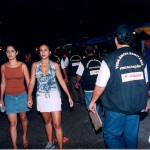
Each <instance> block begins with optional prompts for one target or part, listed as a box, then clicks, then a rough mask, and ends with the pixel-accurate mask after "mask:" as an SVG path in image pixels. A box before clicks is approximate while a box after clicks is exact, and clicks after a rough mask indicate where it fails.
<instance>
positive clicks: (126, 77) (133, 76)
mask: <svg viewBox="0 0 150 150" xmlns="http://www.w3.org/2000/svg"><path fill="white" fill-rule="evenodd" d="M121 78H122V82H129V81H134V80H142V79H144V76H143V72H131V73H125V74H122V75H121Z"/></svg>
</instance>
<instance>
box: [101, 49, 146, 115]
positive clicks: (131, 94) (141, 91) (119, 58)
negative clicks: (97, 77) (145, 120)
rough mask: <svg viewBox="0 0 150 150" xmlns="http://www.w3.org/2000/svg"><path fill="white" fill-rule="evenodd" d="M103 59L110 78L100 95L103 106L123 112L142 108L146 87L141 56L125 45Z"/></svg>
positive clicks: (143, 62)
mask: <svg viewBox="0 0 150 150" xmlns="http://www.w3.org/2000/svg"><path fill="white" fill-rule="evenodd" d="M104 61H105V62H106V64H107V65H108V68H109V70H110V79H109V81H108V84H107V86H106V89H105V91H104V93H103V95H102V102H103V106H104V108H105V109H108V110H111V111H116V112H121V113H125V114H134V113H137V112H139V111H141V110H142V109H144V108H145V106H146V102H147V94H148V91H147V90H148V89H147V86H146V81H145V75H144V68H145V65H146V64H145V60H144V58H143V56H142V55H141V54H140V53H138V52H137V51H135V50H133V49H131V48H128V47H125V48H121V49H118V50H116V51H114V52H112V53H111V54H109V55H108V56H107V57H106V58H104Z"/></svg>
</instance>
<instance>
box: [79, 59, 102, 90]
mask: <svg viewBox="0 0 150 150" xmlns="http://www.w3.org/2000/svg"><path fill="white" fill-rule="evenodd" d="M81 63H82V64H83V66H84V72H83V75H82V79H83V80H81V81H82V82H81V85H82V88H83V90H87V91H92V90H94V87H95V82H96V78H97V75H98V72H99V69H100V66H101V58H99V57H97V56H88V57H86V58H84V59H83V60H81Z"/></svg>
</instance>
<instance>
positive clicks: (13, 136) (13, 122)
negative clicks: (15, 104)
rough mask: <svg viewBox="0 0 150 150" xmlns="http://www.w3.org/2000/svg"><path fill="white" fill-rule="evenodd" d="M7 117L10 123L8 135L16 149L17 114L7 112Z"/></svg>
mask: <svg viewBox="0 0 150 150" xmlns="http://www.w3.org/2000/svg"><path fill="white" fill-rule="evenodd" d="M7 117H8V120H9V123H10V136H11V140H12V144H13V148H14V149H17V114H8V115H7Z"/></svg>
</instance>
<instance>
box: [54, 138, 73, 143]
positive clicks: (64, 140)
mask: <svg viewBox="0 0 150 150" xmlns="http://www.w3.org/2000/svg"><path fill="white" fill-rule="evenodd" d="M69 141H70V139H69V138H68V137H64V138H63V144H67V143H68V142H69ZM54 142H55V143H57V142H58V141H57V138H56V137H55V138H54Z"/></svg>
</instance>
